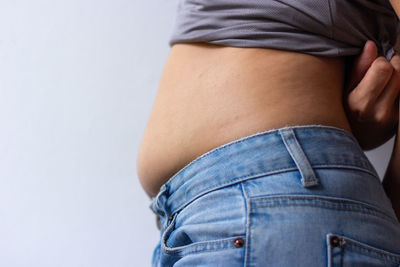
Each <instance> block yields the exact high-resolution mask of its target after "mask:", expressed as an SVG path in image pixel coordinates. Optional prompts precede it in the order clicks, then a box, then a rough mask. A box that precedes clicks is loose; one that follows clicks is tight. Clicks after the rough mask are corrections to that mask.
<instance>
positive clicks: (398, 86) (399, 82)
mask: <svg viewBox="0 0 400 267" xmlns="http://www.w3.org/2000/svg"><path fill="white" fill-rule="evenodd" d="M390 63H391V64H392V66H393V73H392V75H391V77H390V81H389V83H388V84H387V85H386V87H385V89H384V90H383V91H382V93H381V94H380V96H379V97H378V102H380V103H382V104H383V105H386V106H389V105H390V106H392V105H393V104H394V103H395V101H396V98H397V96H398V95H399V93H400V56H399V55H395V56H393V57H392V59H391V60H390Z"/></svg>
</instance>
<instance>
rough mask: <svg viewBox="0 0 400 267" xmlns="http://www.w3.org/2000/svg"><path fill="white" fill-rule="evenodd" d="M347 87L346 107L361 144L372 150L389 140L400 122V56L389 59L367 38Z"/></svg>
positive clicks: (355, 134)
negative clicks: (380, 54) (380, 53)
mask: <svg viewBox="0 0 400 267" xmlns="http://www.w3.org/2000/svg"><path fill="white" fill-rule="evenodd" d="M345 89H346V90H345V93H344V101H343V102H344V103H343V104H344V108H345V111H346V113H347V117H348V119H349V122H350V126H351V129H352V132H353V135H354V136H355V137H356V139H357V140H358V142H359V144H360V146H361V147H362V148H363V149H364V150H370V149H373V148H376V147H378V146H380V145H382V144H383V143H385V142H386V141H387V140H389V139H390V138H391V137H392V136H393V135H394V134H395V133H396V131H397V125H398V121H399V92H400V56H399V55H395V56H394V57H393V58H392V59H391V60H390V62H388V61H387V60H386V58H384V57H382V56H380V57H378V52H377V47H376V45H375V43H374V42H372V41H367V43H366V45H365V48H364V50H363V53H362V54H361V55H360V56H359V57H358V58H356V59H355V61H354V64H353V66H352V69H351V71H350V79H349V82H348V83H347V85H346V86H345Z"/></svg>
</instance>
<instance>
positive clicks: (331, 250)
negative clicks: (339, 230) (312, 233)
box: [326, 233, 400, 267]
mask: <svg viewBox="0 0 400 267" xmlns="http://www.w3.org/2000/svg"><path fill="white" fill-rule="evenodd" d="M326 241H327V245H328V266H329V267H339V266H340V267H346V266H362V267H378V266H382V267H399V266H400V254H396V253H393V252H389V251H387V250H384V249H380V248H377V247H374V246H371V245H369V244H366V243H363V242H360V241H357V240H354V239H352V238H349V237H347V236H343V235H338V234H334V233H330V234H327V236H326Z"/></svg>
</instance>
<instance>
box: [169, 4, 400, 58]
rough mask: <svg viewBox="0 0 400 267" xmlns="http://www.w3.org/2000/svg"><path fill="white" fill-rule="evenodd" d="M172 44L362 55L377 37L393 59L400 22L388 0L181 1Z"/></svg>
mask: <svg viewBox="0 0 400 267" xmlns="http://www.w3.org/2000/svg"><path fill="white" fill-rule="evenodd" d="M176 11H177V12H176V17H175V24H174V28H173V30H172V34H171V37H170V40H169V45H170V46H172V45H173V44H175V43H180V42H207V43H212V44H219V45H226V46H236V47H260V48H275V49H282V50H291V51H298V52H303V53H307V54H312V55H318V56H328V57H335V56H349V55H356V54H359V53H360V52H361V50H362V48H363V47H364V44H365V42H366V41H367V40H368V39H369V40H373V41H374V42H375V43H376V44H377V46H378V50H379V52H380V54H381V55H384V56H385V57H386V58H387V59H388V60H390V58H391V57H392V56H393V54H394V45H395V43H396V36H397V33H398V32H399V20H398V18H397V16H396V13H395V12H394V10H393V9H392V7H391V5H390V3H389V1H388V0H179V1H178V5H177V10H176Z"/></svg>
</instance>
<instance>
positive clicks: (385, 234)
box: [150, 125, 400, 267]
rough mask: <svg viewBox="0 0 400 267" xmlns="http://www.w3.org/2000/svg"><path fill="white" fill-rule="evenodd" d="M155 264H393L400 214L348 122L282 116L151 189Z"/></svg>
mask: <svg viewBox="0 0 400 267" xmlns="http://www.w3.org/2000/svg"><path fill="white" fill-rule="evenodd" d="M150 208H151V209H152V210H153V212H154V213H155V214H156V215H157V216H159V219H160V226H161V227H160V228H161V231H160V242H159V243H158V245H157V246H156V247H155V249H154V252H153V259H152V266H154V267H155V266H230V267H232V266H307V267H310V266H311V267H312V266H367V267H368V266H393V267H394V266H396V267H399V266H400V223H399V222H398V220H397V219H396V216H395V213H394V211H393V208H392V206H391V203H390V201H389V199H388V198H387V196H386V194H385V192H384V190H383V187H382V185H381V182H380V180H379V178H378V175H377V173H376V171H375V169H374V167H373V166H372V165H371V163H370V162H369V160H368V158H367V157H366V155H365V154H364V152H363V151H362V149H361V148H360V146H359V144H358V143H357V141H356V139H355V138H354V137H353V136H352V135H351V134H350V133H348V132H346V131H344V130H342V129H339V128H335V127H331V126H323V125H303V126H290V127H289V126H288V127H283V128H280V129H272V130H268V131H265V132H261V133H256V134H253V135H250V136H246V137H243V138H240V139H238V140H235V141H232V142H230V143H227V144H224V145H222V146H219V147H217V148H215V149H213V150H211V151H209V152H207V153H205V154H203V155H201V156H199V157H198V158H196V159H195V160H193V161H192V162H191V163H189V164H188V165H186V166H185V167H184V168H182V169H181V170H180V171H179V172H177V173H176V174H175V175H174V176H173V177H171V178H170V179H169V180H168V182H167V183H165V184H164V185H163V186H162V187H161V189H160V192H159V193H158V195H157V196H156V197H155V198H154V199H153V201H152V203H151V205H150Z"/></svg>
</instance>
